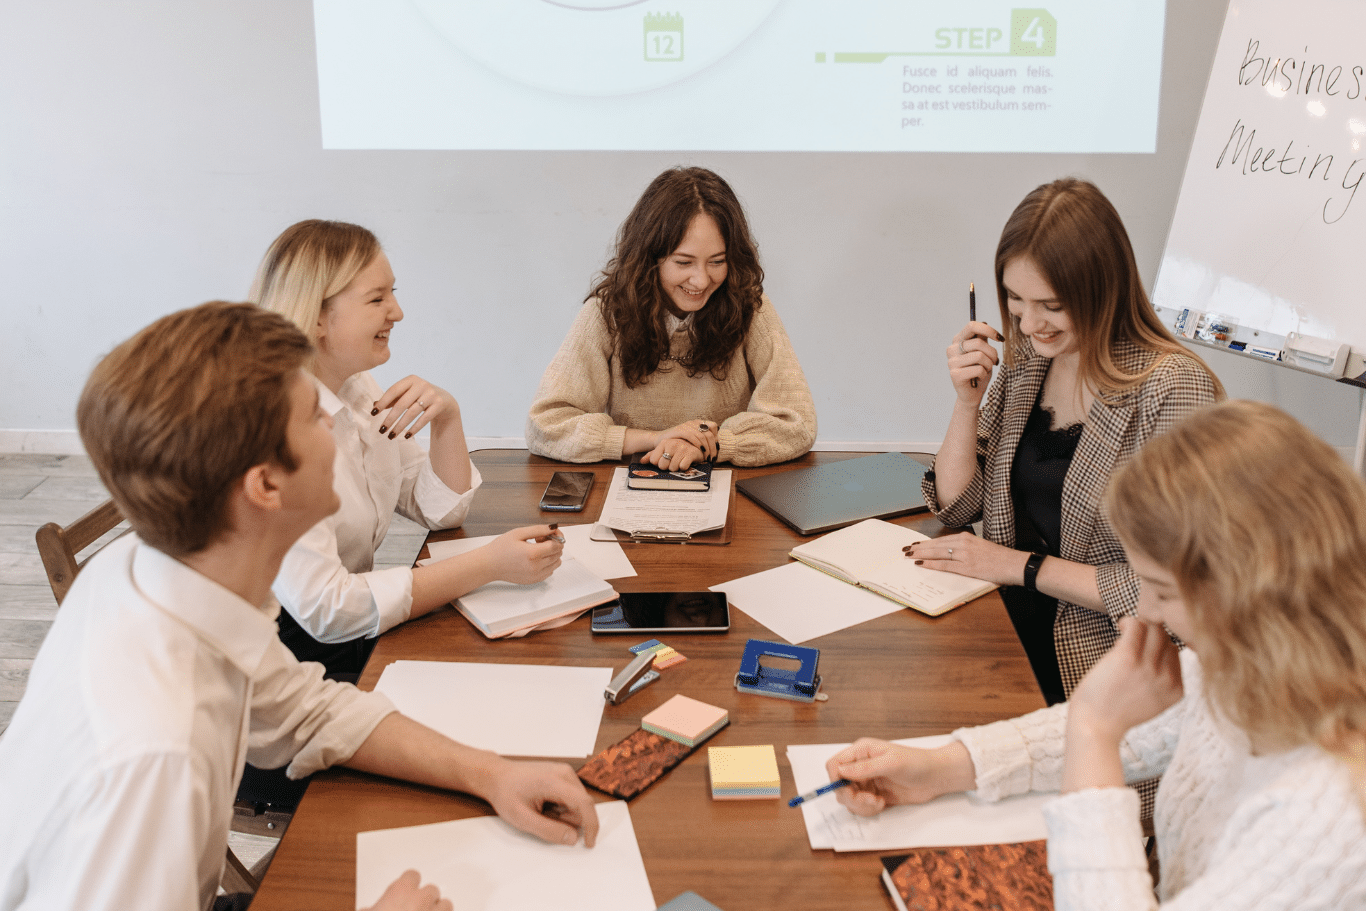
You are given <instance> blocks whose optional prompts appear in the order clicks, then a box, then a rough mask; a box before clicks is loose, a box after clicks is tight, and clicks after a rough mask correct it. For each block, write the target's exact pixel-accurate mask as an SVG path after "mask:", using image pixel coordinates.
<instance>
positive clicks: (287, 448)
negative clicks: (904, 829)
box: [0, 303, 598, 911]
mask: <svg viewBox="0 0 1366 911" xmlns="http://www.w3.org/2000/svg"><path fill="white" fill-rule="evenodd" d="M310 353H311V348H310V345H309V343H308V341H307V340H306V339H305V337H304V336H303V335H302V334H301V333H300V332H299V331H298V330H297V329H295V328H294V326H293V325H291V324H290V323H289V322H287V321H286V320H284V319H283V318H282V317H279V316H276V315H274V314H271V313H268V312H266V311H264V310H261V309H259V308H257V307H254V306H252V305H250V304H225V303H212V304H205V305H203V306H201V307H196V308H193V309H190V310H184V311H181V312H179V313H174V314H172V315H170V316H167V317H164V318H162V319H160V320H157V321H156V322H155V323H153V324H152V325H151V326H149V327H147V328H146V329H144V330H143V331H142V332H140V333H138V334H137V335H136V336H134V337H133V338H132V339H130V340H128V341H127V342H125V343H123V344H122V345H120V346H118V347H117V348H115V349H114V351H113V352H112V353H111V354H110V355H109V356H108V357H106V358H105V359H104V360H103V361H102V362H101V363H100V364H99V365H98V366H97V367H96V368H95V370H94V372H93V373H92V374H91V376H90V379H89V381H88V382H87V383H86V387H85V390H84V392H83V393H82V395H81V400H80V405H79V406H78V409H77V423H78V425H79V428H80V432H81V439H82V441H83V442H84V443H85V447H86V451H87V452H88V453H89V454H90V458H91V460H92V461H93V462H94V463H95V466H96V468H97V469H98V471H99V473H100V477H101V479H102V480H103V481H104V483H105V486H106V487H108V489H109V491H110V492H111V494H112V495H113V497H114V500H115V502H116V503H117V504H118V506H119V509H120V510H121V511H122V513H123V515H124V516H125V517H126V518H127V519H128V521H129V523H130V524H131V525H132V526H133V529H134V531H135V532H136V534H135V535H127V536H125V537H123V538H121V539H119V540H118V541H115V542H114V543H112V544H109V545H107V546H106V547H105V548H104V549H103V550H102V551H101V552H100V553H99V554H98V555H97V556H96V557H95V558H94V559H93V560H91V561H90V563H89V564H88V565H87V566H86V568H85V570H84V571H83V572H82V573H81V575H80V577H79V578H78V579H77V580H76V583H75V585H74V586H73V587H72V589H71V591H70V593H69V594H68V596H67V598H66V600H65V602H64V603H63V605H62V608H61V610H60V611H59V612H58V617H57V620H56V622H55V623H54V624H53V626H52V630H51V632H50V633H49V635H48V638H47V640H46V642H45V643H44V644H43V647H42V649H41V651H40V652H39V654H38V657H37V659H36V660H35V661H34V664H33V669H32V672H31V675H30V678H29V685H28V691H27V693H26V694H25V696H24V699H23V701H22V702H21V703H20V705H19V708H18V710H17V711H16V713H15V715H14V719H13V721H12V723H11V724H10V726H9V729H8V731H7V732H6V733H5V735H4V737H3V738H0V911H8V909H12V908H28V907H32V908H43V909H62V908H71V909H81V911H95V909H101V908H123V907H138V908H148V909H162V908H165V909H172V908H174V909H187V911H188V909H192V908H199V909H204V908H208V907H209V906H211V905H212V904H213V903H214V897H215V894H216V892H217V889H218V881H219V877H220V875H221V872H222V867H223V859H224V856H225V849H226V844H227V835H228V828H229V823H230V814H231V812H232V802H233V795H234V793H235V791H236V787H237V782H238V778H239V777H240V774H241V769H242V765H243V762H244V761H245V760H247V759H250V760H251V761H252V762H253V763H255V764H257V765H260V766H264V767H273V766H279V765H283V764H285V763H289V773H290V775H291V776H292V777H302V776H304V775H307V774H310V773H311V772H314V771H317V770H318V769H322V768H325V767H327V766H330V765H334V764H344V765H347V766H349V767H351V768H354V769H359V770H362V771H367V772H373V773H375V774H380V775H387V776H390V777H394V778H403V779H408V780H411V781H416V782H419V783H422V784H427V785H434V786H438V787H445V788H450V789H452V790H459V791H464V792H466V793H469V794H473V795H476V796H479V797H482V798H483V799H485V800H487V801H488V802H489V803H490V804H491V805H492V806H493V808H494V809H495V810H496V811H497V812H498V814H499V815H501V816H502V817H503V818H504V819H506V820H507V821H508V822H509V823H510V824H512V825H514V826H516V827H517V828H519V829H522V830H524V831H527V832H530V833H532V834H535V835H537V836H539V837H541V838H543V839H545V840H547V841H554V842H560V843H566V844H572V843H574V842H575V841H577V839H578V837H579V835H580V832H582V835H583V837H584V840H585V842H586V843H587V844H588V845H589V846H591V845H592V844H593V842H594V839H595V838H596V835H597V828H598V822H597V814H596V811H595V810H594V807H593V802H592V800H591V799H590V798H589V797H588V795H587V793H586V792H585V791H584V789H583V786H582V785H581V784H580V783H579V781H578V779H577V778H576V777H575V775H574V773H573V771H572V770H570V768H569V767H568V766H565V765H562V764H558V763H544V762H512V761H510V760H507V759H503V758H502V757H499V756H497V755H495V754H493V753H489V752H486V751H483V750H476V749H472V748H469V747H466V746H462V745H460V744H458V743H455V742H454V741H451V740H449V739H447V738H446V737H444V736H442V735H440V734H438V733H436V732H435V731H432V730H431V729H429V728H426V727H424V726H422V725H420V724H418V723H417V722H415V721H412V720H411V719H409V718H406V717H404V716H403V715H400V714H398V713H397V712H395V711H394V708H393V705H392V704H391V703H390V702H389V701H388V699H386V698H385V697H384V696H382V695H379V694H375V693H362V692H360V691H359V690H357V689H356V688H355V687H353V686H350V685H348V684H340V683H336V682H333V681H327V680H323V679H322V668H321V666H319V665H312V664H300V663H298V661H296V660H295V659H294V657H293V655H291V654H290V652H289V650H288V649H286V648H285V647H284V646H283V645H282V644H281V643H280V641H279V638H278V636H277V634H276V624H275V617H276V615H277V613H278V611H279V605H278V604H277V603H276V602H275V600H274V599H273V598H272V597H271V594H270V586H271V582H272V581H273V580H274V578H275V575H276V572H277V570H278V569H279V566H280V561H281V559H282V558H283V557H284V555H285V553H286V552H287V551H288V550H289V548H290V546H291V545H292V544H293V543H294V541H295V540H296V539H297V538H298V537H299V536H300V535H301V534H303V533H304V532H305V531H306V530H308V529H309V528H310V527H312V526H313V525H314V524H316V523H317V522H319V521H320V520H321V519H323V518H325V517H326V516H328V515H330V514H331V513H332V512H333V511H334V510H335V509H336V508H337V504H338V501H337V496H336V494H335V493H334V492H333V489H332V461H333V443H332V436H331V433H330V432H329V425H330V419H329V418H328V416H327V415H326V413H324V412H323V411H322V409H320V408H319V406H318V393H317V390H316V387H315V385H314V384H313V383H312V382H311V381H310V380H309V378H308V376H307V374H306V373H305V372H304V371H303V369H302V367H303V365H304V363H305V362H306V360H307V358H308V357H309V355H310ZM548 804H549V805H554V806H555V807H556V808H557V812H556V818H553V819H552V818H550V817H549V816H546V815H543V814H542V812H541V811H542V809H543V808H544V807H545V806H546V805H548ZM417 885H418V883H417V880H416V877H410V876H405V878H404V879H403V880H400V881H399V882H398V883H395V886H394V888H392V889H391V890H390V893H388V894H386V896H385V899H383V900H382V901H381V904H380V905H377V906H376V908H380V907H390V906H396V905H397V904H399V903H403V907H434V906H436V907H439V906H438V905H435V904H434V903H435V902H436V899H437V896H436V895H435V891H434V890H431V889H430V887H429V889H428V890H418V889H417ZM419 892H421V894H419ZM424 897H425V901H424V900H423V899H424ZM447 907H448V905H447Z"/></svg>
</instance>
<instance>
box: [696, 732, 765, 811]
mask: <svg viewBox="0 0 1366 911" xmlns="http://www.w3.org/2000/svg"><path fill="white" fill-rule="evenodd" d="M707 762H708V764H709V765H710V767H711V796H712V798H713V799H715V800H750V799H760V798H766V797H777V796H778V795H779V791H780V788H781V786H782V782H781V781H780V780H779V778H778V757H777V756H776V755H775V754H774V752H773V746H772V744H766V745H764V746H752V747H709V748H708V749H707Z"/></svg>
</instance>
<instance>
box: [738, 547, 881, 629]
mask: <svg viewBox="0 0 1366 911" xmlns="http://www.w3.org/2000/svg"><path fill="white" fill-rule="evenodd" d="M711 590H712V591H714V592H725V593H726V599H727V600H728V601H729V602H730V604H731V606H732V607H735V608H738V609H740V610H742V611H744V612H745V613H746V614H749V615H750V616H751V617H753V618H754V619H755V620H757V621H758V622H760V623H762V624H763V625H764V626H766V627H768V628H769V629H770V630H772V631H773V632H774V633H775V634H776V635H777V636H779V637H780V638H783V639H786V640H787V641H788V642H791V643H792V644H793V645H800V644H801V643H803V642H806V641H808V640H811V639H817V638H820V637H821V636H826V635H829V634H830V633H833V632H837V631H839V630H842V629H846V628H847V627H850V626H857V625H858V624H860V623H864V622H866V621H868V620H873V619H876V618H877V617H883V616H886V615H887V614H891V613H895V612H896V611H899V610H906V608H904V607H902V606H901V605H900V604H897V603H896V602H895V601H892V600H891V599H889V598H884V597H882V596H881V595H875V594H873V593H872V592H870V591H868V590H867V589H862V588H859V587H858V586H857V585H850V584H849V583H848V582H841V581H840V580H839V579H835V578H833V577H831V576H827V575H826V574H825V573H823V572H821V571H820V570H818V569H812V568H811V567H809V566H807V565H806V564H804V563H798V562H796V561H793V562H791V563H788V564H787V565H785V566H779V567H777V568H776V569H768V570H764V571H763V572H761V573H755V574H754V575H752V576H743V577H741V578H739V579H732V580H731V581H730V582H722V583H721V584H720V585H713V586H712V587H711Z"/></svg>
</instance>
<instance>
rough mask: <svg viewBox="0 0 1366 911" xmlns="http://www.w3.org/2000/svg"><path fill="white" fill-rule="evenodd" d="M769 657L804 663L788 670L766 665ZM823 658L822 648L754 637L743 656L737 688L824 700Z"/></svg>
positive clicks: (795, 699)
mask: <svg viewBox="0 0 1366 911" xmlns="http://www.w3.org/2000/svg"><path fill="white" fill-rule="evenodd" d="M765 658H779V659H784V660H787V661H796V662H798V663H799V664H800V667H798V668H797V669H796V670H788V669H787V668H781V667H774V666H772V665H765V664H764V661H763V659H765ZM820 660H821V652H820V649H816V648H806V647H804V646H801V645H785V644H783V643H781V642H767V641H765V640H763V639H751V640H749V641H748V642H746V643H745V655H744V657H743V658H741V659H740V671H739V673H737V674H736V675H735V688H736V689H737V690H739V691H740V692H742V693H753V694H755V695H756V696H772V697H774V698H775V699H790V700H792V701H793V702H815V701H816V700H817V699H821V700H824V699H825V695H824V694H823V693H821V692H820V688H821V675H820V674H819V673H817V668H818V667H819V665H820Z"/></svg>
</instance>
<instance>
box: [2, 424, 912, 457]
mask: <svg viewBox="0 0 1366 911" xmlns="http://www.w3.org/2000/svg"><path fill="white" fill-rule="evenodd" d="M468 441H469V446H470V449H471V450H475V449H525V448H526V440H524V439H523V438H522V437H469V438H468ZM812 448H813V449H815V450H817V451H819V452H890V451H892V450H897V451H899V452H938V451H939V443H937V442H934V443H898V442H887V441H879V440H854V441H849V442H838V441H829V440H817V441H816V445H815V446H813V447H812ZM0 453H7V454H12V453H32V454H35V455H83V454H84V453H85V449H84V447H82V446H81V438H80V435H79V434H77V433H76V431H74V430H0Z"/></svg>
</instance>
